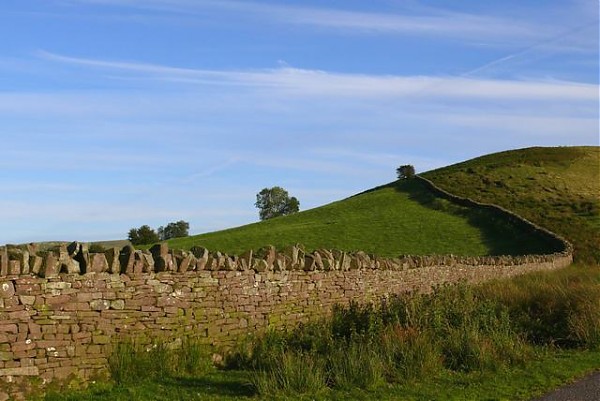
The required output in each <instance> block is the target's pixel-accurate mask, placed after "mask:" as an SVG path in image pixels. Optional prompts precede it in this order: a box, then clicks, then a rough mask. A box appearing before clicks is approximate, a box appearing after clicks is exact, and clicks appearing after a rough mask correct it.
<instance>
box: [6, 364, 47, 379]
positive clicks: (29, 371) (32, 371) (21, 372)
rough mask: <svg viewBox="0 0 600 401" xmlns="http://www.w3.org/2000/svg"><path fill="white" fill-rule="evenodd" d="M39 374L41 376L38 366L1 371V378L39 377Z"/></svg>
mask: <svg viewBox="0 0 600 401" xmlns="http://www.w3.org/2000/svg"><path fill="white" fill-rule="evenodd" d="M39 374H40V371H39V369H38V367H37V366H27V367H21V368H6V369H0V377H2V376H38V375H39Z"/></svg>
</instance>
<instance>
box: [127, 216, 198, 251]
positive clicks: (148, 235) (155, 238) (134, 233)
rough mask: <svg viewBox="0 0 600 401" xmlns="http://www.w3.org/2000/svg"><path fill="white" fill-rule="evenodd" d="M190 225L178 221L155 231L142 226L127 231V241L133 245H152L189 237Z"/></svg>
mask: <svg viewBox="0 0 600 401" xmlns="http://www.w3.org/2000/svg"><path fill="white" fill-rule="evenodd" d="M189 229H190V223H188V222H187V221H183V220H179V221H177V222H173V223H169V224H167V225H166V226H164V227H163V226H160V227H158V229H157V230H156V231H155V230H154V229H152V228H151V227H150V226H148V225H146V224H144V225H143V226H141V227H139V228H132V229H131V230H129V234H128V235H127V239H129V241H130V242H131V243H132V244H133V245H142V244H153V243H155V242H159V241H166V240H168V239H171V238H180V237H187V236H189V235H190V234H189Z"/></svg>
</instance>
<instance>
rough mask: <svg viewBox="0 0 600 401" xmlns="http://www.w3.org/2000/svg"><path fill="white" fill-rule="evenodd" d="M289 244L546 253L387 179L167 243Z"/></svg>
mask: <svg viewBox="0 0 600 401" xmlns="http://www.w3.org/2000/svg"><path fill="white" fill-rule="evenodd" d="M294 243H302V244H304V245H305V246H306V247H307V249H309V250H312V249H317V248H330V249H340V250H346V251H353V250H363V251H366V252H370V253H374V254H378V255H381V256H397V255H400V254H423V255H424V254H450V253H452V254H457V255H486V254H507V253H513V254H523V253H528V252H543V251H544V244H542V243H539V242H537V241H536V239H535V238H530V237H525V238H524V237H523V236H522V234H519V233H517V232H514V231H513V230H512V229H511V227H507V226H505V225H503V224H502V223H499V222H493V220H492V219H490V218H489V216H486V215H485V214H483V212H480V211H474V210H471V209H467V208H463V207H458V206H455V205H452V204H450V203H449V202H447V201H445V200H442V199H440V198H436V197H434V196H433V195H432V194H431V193H430V192H429V191H428V190H427V189H425V188H424V187H423V185H422V184H421V183H419V182H417V181H401V182H395V183H391V184H388V185H386V186H383V187H380V188H375V189H373V190H371V191H368V192H365V193H362V194H359V195H356V196H354V197H351V198H348V199H345V200H343V201H339V202H334V203H332V204H329V205H326V206H323V207H319V208H315V209H311V210H308V211H305V212H302V213H298V214H295V215H291V216H285V217H280V218H275V219H271V220H267V221H263V222H260V223H255V224H250V225H247V226H243V227H238V228H234V229H230V230H224V231H219V232H214V233H208V234H203V235H198V236H193V237H187V238H179V239H174V240H171V241H169V245H170V246H171V247H173V248H183V249H189V248H190V247H192V246H193V245H202V246H204V247H206V248H208V249H211V250H220V251H223V252H228V253H233V254H239V253H242V252H244V251H246V250H248V249H258V248H260V247H263V246H265V245H269V244H271V245H275V246H276V247H278V248H281V247H284V246H287V245H292V244H294Z"/></svg>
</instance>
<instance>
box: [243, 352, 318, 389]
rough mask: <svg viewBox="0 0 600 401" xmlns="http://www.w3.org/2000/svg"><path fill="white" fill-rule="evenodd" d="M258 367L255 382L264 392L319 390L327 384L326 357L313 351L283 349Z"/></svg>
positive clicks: (253, 381)
mask: <svg viewBox="0 0 600 401" xmlns="http://www.w3.org/2000/svg"><path fill="white" fill-rule="evenodd" d="M269 358H270V360H269V364H268V366H266V367H263V368H261V369H256V370H254V372H253V374H252V378H251V382H252V384H253V385H254V387H255V388H256V390H257V391H258V392H259V393H260V394H262V395H274V394H278V393H284V394H305V393H317V392H319V391H321V390H323V389H325V387H326V380H327V375H326V372H325V366H324V363H323V360H322V359H321V358H319V357H318V356H316V355H313V354H310V353H303V352H296V351H281V352H278V353H276V354H271V355H270V357H269Z"/></svg>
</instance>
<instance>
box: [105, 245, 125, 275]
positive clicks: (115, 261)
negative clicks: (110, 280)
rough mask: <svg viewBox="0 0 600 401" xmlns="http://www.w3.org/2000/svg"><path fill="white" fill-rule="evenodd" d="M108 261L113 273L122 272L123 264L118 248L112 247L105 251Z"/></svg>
mask: <svg viewBox="0 0 600 401" xmlns="http://www.w3.org/2000/svg"><path fill="white" fill-rule="evenodd" d="M104 256H105V257H106V262H107V263H108V270H107V271H108V272H109V273H113V274H120V273H121V264H120V262H119V256H120V252H119V250H118V249H117V248H110V249H107V250H106V251H104Z"/></svg>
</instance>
